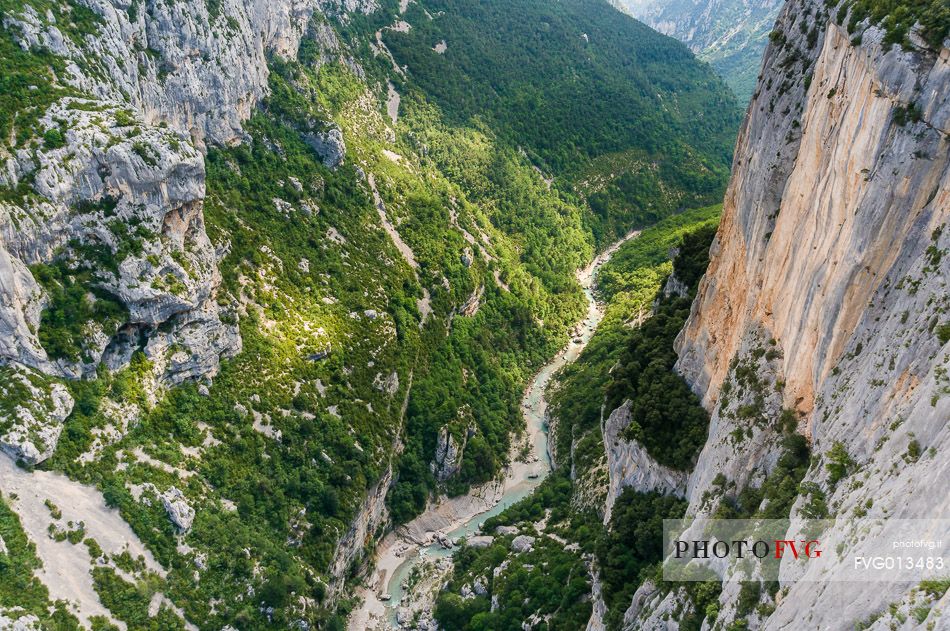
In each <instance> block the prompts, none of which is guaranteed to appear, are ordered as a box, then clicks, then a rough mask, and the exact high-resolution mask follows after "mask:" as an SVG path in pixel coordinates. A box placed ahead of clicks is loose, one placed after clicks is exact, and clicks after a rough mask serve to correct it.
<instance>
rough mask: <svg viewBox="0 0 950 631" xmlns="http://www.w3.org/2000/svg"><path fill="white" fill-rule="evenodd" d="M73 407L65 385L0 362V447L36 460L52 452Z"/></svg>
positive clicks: (28, 461) (32, 461) (20, 457)
mask: <svg viewBox="0 0 950 631" xmlns="http://www.w3.org/2000/svg"><path fill="white" fill-rule="evenodd" d="M72 409H73V398H72V397H71V396H69V392H67V390H66V387H65V386H63V385H62V384H59V383H55V382H53V381H51V380H50V379H49V378H48V377H46V376H45V375H42V374H40V373H38V372H36V371H35V370H31V369H30V368H27V367H26V366H23V365H21V364H15V363H14V364H6V365H0V450H3V451H4V452H6V453H7V454H8V455H9V456H10V457H11V458H13V459H14V460H20V461H23V462H25V463H26V464H29V465H34V464H38V463H40V462H43V461H44V460H46V459H47V458H49V457H50V456H52V455H53V451H55V449H56V443H57V442H58V441H59V436H60V434H61V433H62V431H63V421H64V420H65V418H66V417H67V416H69V413H70V412H71V411H72Z"/></svg>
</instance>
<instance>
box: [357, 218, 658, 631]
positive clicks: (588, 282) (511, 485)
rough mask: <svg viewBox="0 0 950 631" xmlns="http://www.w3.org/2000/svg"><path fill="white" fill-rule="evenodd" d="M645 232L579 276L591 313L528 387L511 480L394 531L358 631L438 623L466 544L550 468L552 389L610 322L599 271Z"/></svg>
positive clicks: (452, 500) (381, 548)
mask: <svg viewBox="0 0 950 631" xmlns="http://www.w3.org/2000/svg"><path fill="white" fill-rule="evenodd" d="M638 234H639V231H632V232H629V233H628V234H626V235H625V236H624V237H623V238H622V239H619V240H617V241H616V242H614V243H612V244H611V245H610V246H608V247H607V248H606V249H605V250H603V251H602V252H601V253H600V254H598V255H597V256H596V257H595V258H594V260H593V261H591V262H590V263H589V264H588V265H587V266H585V267H584V268H582V269H580V270H578V271H577V280H578V282H579V283H580V285H581V287H582V288H583V290H584V295H585V296H586V298H587V313H586V315H585V317H584V319H583V320H582V321H580V322H578V323H577V325H576V326H575V327H574V329H573V332H574V335H573V338H572V339H571V341H570V342H569V343H568V345H567V346H566V347H565V348H564V349H563V350H562V351H561V352H559V353H558V354H557V355H556V356H555V357H554V358H553V359H551V361H550V362H548V363H547V364H545V366H544V367H542V368H541V370H539V371H538V373H537V374H536V375H535V377H534V378H533V379H532V380H531V382H530V384H529V385H528V386H527V388H526V389H525V393H524V398H523V399H522V402H521V410H522V414H523V416H524V419H525V422H526V429H527V431H526V433H525V435H524V436H522V437H521V438H520V439H519V440H518V441H517V442H516V443H515V445H514V446H513V447H512V450H511V454H510V458H511V460H510V464H509V465H508V467H507V468H506V469H505V474H504V478H503V479H501V480H498V481H493V482H490V483H488V484H485V485H482V486H479V487H476V488H473V489H472V490H471V491H469V492H468V493H466V494H464V495H461V496H457V497H440V498H438V499H436V500H435V501H434V502H432V503H431V504H430V506H429V507H428V508H427V509H426V511H425V512H424V513H423V514H422V515H419V516H418V517H416V518H415V519H413V520H412V521H411V522H409V523H408V524H405V525H402V526H400V527H399V528H397V529H396V531H395V532H393V533H390V534H388V535H387V536H386V537H385V538H384V539H383V540H382V541H381V542H380V544H379V545H378V547H377V550H376V554H375V559H374V561H373V564H372V567H373V570H372V572H371V574H370V580H369V584H368V586H367V587H366V588H364V589H362V590H361V592H360V596H361V597H362V599H363V602H362V604H361V606H360V607H359V609H357V610H356V611H355V612H353V614H352V615H351V616H350V620H349V623H348V629H349V630H350V631H361V630H363V629H367V630H370V629H372V630H374V631H384V630H388V629H391V628H392V629H396V628H400V627H401V625H402V623H408V622H409V621H410V620H412V619H413V618H419V617H420V616H421V621H420V622H419V623H418V624H419V627H418V628H426V626H427V625H434V624H435V623H434V622H432V621H431V615H432V612H431V608H432V605H433V603H434V601H435V597H436V596H437V595H438V590H439V588H440V586H441V583H442V582H443V581H444V580H445V577H446V576H447V575H448V574H450V573H451V564H450V563H448V562H446V561H447V560H449V559H450V557H451V554H452V553H453V551H454V546H455V545H457V544H458V541H459V539H460V538H462V539H464V538H470V537H477V536H478V535H479V532H480V524H481V523H482V522H484V521H485V519H487V518H489V517H491V516H494V515H498V514H500V513H501V512H502V511H503V510H505V509H506V508H508V507H509V506H511V505H513V504H515V503H516V502H518V501H519V500H521V499H523V498H525V497H526V496H528V495H529V494H530V493H531V492H532V491H533V490H534V489H535V488H536V487H537V486H538V484H540V483H541V480H542V479H543V478H544V477H545V476H546V475H547V473H548V472H549V471H550V469H551V465H552V463H551V458H550V455H549V450H548V438H547V433H548V428H547V425H546V423H547V415H546V410H547V399H546V391H547V388H548V385H549V384H550V382H551V379H552V378H553V377H554V376H555V374H556V373H557V371H558V370H559V369H561V368H562V367H564V366H566V365H567V364H570V363H571V362H573V361H575V360H576V359H577V358H578V357H579V356H580V354H581V352H582V351H583V350H584V347H585V346H586V345H587V343H588V342H589V341H590V339H591V337H592V336H593V335H594V332H595V331H596V330H597V325H598V323H599V322H600V320H601V318H603V315H604V310H603V305H602V304H600V303H599V302H598V301H597V300H596V298H595V297H594V286H595V281H596V276H597V271H598V270H599V269H600V267H601V266H602V265H603V264H604V263H606V262H607V261H609V260H610V257H611V256H612V255H613V254H614V253H615V252H616V251H617V250H618V249H619V248H620V246H621V245H623V244H624V243H626V242H627V241H629V240H630V239H633V238H636V237H637V235H638ZM413 571H416V572H417V573H419V574H422V575H423V577H424V578H423V579H422V580H421V583H422V584H421V586H418V585H414V587H413V589H411V590H406V589H405V587H404V583H407V580H408V578H409V577H410V575H412V573H413ZM417 580H418V579H415V578H414V579H413V582H414V583H415V582H416V581H417ZM430 628H431V626H430Z"/></svg>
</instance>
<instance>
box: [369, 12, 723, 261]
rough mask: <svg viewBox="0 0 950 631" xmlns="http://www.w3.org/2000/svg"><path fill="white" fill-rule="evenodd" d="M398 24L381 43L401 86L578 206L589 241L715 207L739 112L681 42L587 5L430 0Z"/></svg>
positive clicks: (386, 33)
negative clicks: (509, 149) (512, 150)
mask: <svg viewBox="0 0 950 631" xmlns="http://www.w3.org/2000/svg"><path fill="white" fill-rule="evenodd" d="M406 19H407V20H408V21H409V22H410V23H411V24H412V28H411V29H409V30H408V31H407V32H406V31H403V30H395V29H392V30H384V31H383V39H384V41H385V42H386V44H387V46H388V47H389V49H390V50H391V51H392V54H393V56H394V57H395V59H396V62H397V63H398V64H400V65H402V66H404V67H406V68H407V70H408V72H407V77H408V81H409V82H410V83H411V84H412V85H415V86H419V87H420V88H421V89H422V90H423V91H424V92H425V94H426V95H427V97H429V98H431V99H432V100H433V101H434V102H435V103H437V104H438V106H439V107H440V108H441V109H442V111H443V112H444V114H445V116H446V118H447V120H449V121H451V122H453V123H456V124H461V125H465V126H475V127H490V128H491V129H493V130H495V132H496V133H497V134H498V135H499V137H501V138H503V139H504V140H505V141H506V142H507V143H508V144H510V145H511V146H516V147H518V149H519V150H520V151H523V152H524V153H525V154H526V155H527V156H528V157H529V159H530V160H531V162H532V164H533V165H535V166H537V167H538V168H539V169H540V170H541V171H542V172H544V173H546V174H549V175H550V176H551V177H553V178H554V179H555V180H556V181H558V182H561V183H563V184H564V185H565V186H564V188H565V191H572V192H574V193H576V194H578V195H580V196H582V197H583V198H585V199H586V200H588V202H589V204H590V207H591V209H592V210H593V214H592V215H591V216H590V217H588V218H586V219H587V221H588V223H589V226H590V229H591V230H592V231H593V233H594V234H595V236H596V237H597V240H598V242H599V243H603V242H606V241H610V240H612V239H613V238H615V237H616V236H619V235H620V234H622V233H623V232H625V231H626V230H627V229H629V226H631V225H636V224H640V225H643V224H646V223H652V222H653V221H656V220H658V219H660V218H662V217H663V216H665V215H668V214H670V212H671V211H672V210H675V209H679V208H683V207H694V206H698V205H701V204H703V203H715V202H717V201H719V199H720V192H721V190H722V185H723V182H724V181H725V179H726V178H727V177H728V173H729V168H730V166H731V161H732V147H733V142H734V139H735V130H736V129H737V127H738V123H739V108H738V105H737V104H736V102H735V99H734V97H733V96H732V94H731V92H730V91H729V90H728V88H726V87H725V85H724V84H723V83H722V82H721V81H720V80H719V79H718V77H716V76H715V74H714V73H713V72H711V70H710V68H709V67H708V66H706V65H705V64H702V63H701V62H698V61H696V60H695V59H694V58H693V56H692V54H691V53H690V52H689V51H688V50H687V49H686V47H685V46H683V45H682V44H680V43H679V42H677V41H675V40H673V39H671V38H668V37H665V36H662V35H659V34H658V33H656V32H655V31H653V30H651V29H650V28H648V27H646V26H644V25H643V24H641V23H640V22H637V21H636V20H634V19H632V18H630V17H628V16H626V15H621V14H619V13H618V12H617V10H615V9H614V8H613V7H611V6H609V5H608V4H607V3H606V2H599V1H596V0H565V1H562V2H557V3H551V2H546V1H544V0H515V1H514V2H511V1H506V2H501V1H489V2H466V1H464V0H432V1H428V0H427V1H426V2H420V3H413V4H411V5H410V9H409V11H408V12H407V18H406ZM440 42H441V43H444V45H445V50H444V52H442V53H441V54H439V53H435V52H434V51H433V47H434V46H435V45H436V44H438V43H440Z"/></svg>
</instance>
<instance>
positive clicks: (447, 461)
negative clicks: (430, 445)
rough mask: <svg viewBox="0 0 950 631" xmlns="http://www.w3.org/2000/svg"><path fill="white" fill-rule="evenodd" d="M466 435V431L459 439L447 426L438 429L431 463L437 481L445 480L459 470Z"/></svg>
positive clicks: (467, 433) (466, 440)
mask: <svg viewBox="0 0 950 631" xmlns="http://www.w3.org/2000/svg"><path fill="white" fill-rule="evenodd" d="M468 435H469V432H468V431H466V432H464V433H463V437H462V439H461V440H459V439H458V438H456V437H455V435H454V434H453V433H452V431H451V430H450V429H449V428H448V427H443V428H442V429H440V430H439V436H438V441H437V442H436V446H435V458H434V459H433V461H432V464H431V469H432V473H433V475H435V478H436V480H438V481H439V482H445V481H446V480H448V479H449V478H451V477H452V476H454V475H455V474H456V473H458V472H459V469H460V468H461V467H462V455H463V454H464V452H465V444H466V443H467V442H468Z"/></svg>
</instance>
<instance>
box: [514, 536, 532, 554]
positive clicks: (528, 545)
mask: <svg viewBox="0 0 950 631" xmlns="http://www.w3.org/2000/svg"><path fill="white" fill-rule="evenodd" d="M533 547H534V537H531V536H529V535H518V536H517V537H515V538H514V539H512V540H511V549H512V550H513V551H515V552H531V549H532V548H533Z"/></svg>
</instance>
